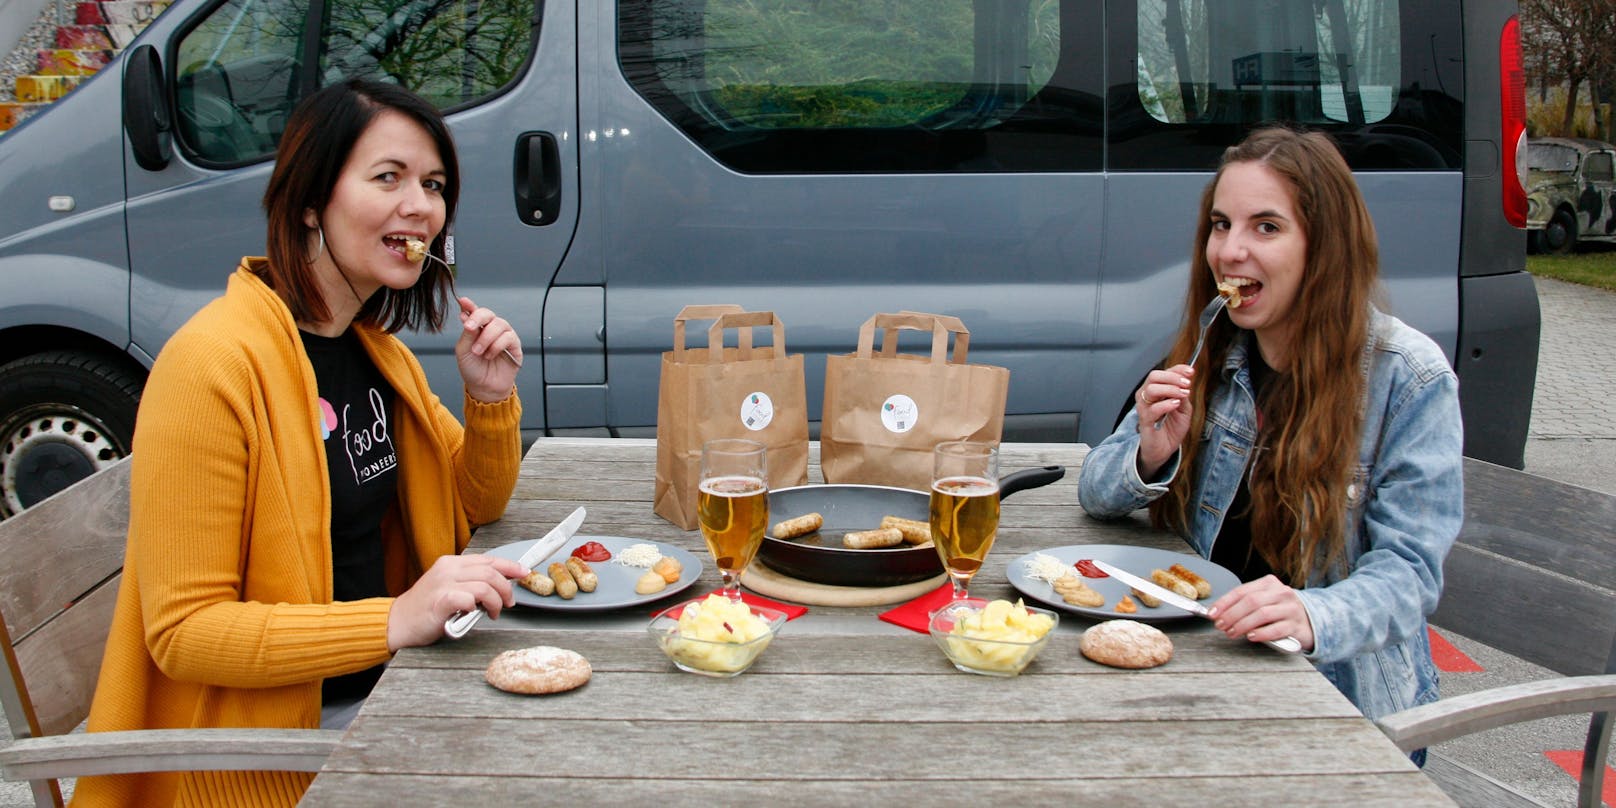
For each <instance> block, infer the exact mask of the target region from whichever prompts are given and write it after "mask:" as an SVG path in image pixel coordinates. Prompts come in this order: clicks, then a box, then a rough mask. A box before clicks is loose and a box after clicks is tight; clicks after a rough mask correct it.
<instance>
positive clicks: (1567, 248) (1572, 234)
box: [1538, 208, 1577, 255]
mask: <svg viewBox="0 0 1616 808" xmlns="http://www.w3.org/2000/svg"><path fill="white" fill-rule="evenodd" d="M1576 248H1577V217H1575V216H1573V215H1571V211H1569V210H1566V209H1564V208H1561V209H1560V210H1557V211H1555V212H1554V218H1552V219H1549V223H1548V224H1546V225H1544V226H1543V229H1542V230H1541V231H1540V232H1539V233H1538V250H1539V251H1540V252H1545V253H1549V254H1552V255H1565V254H1567V253H1570V252H1571V251H1572V250H1574V249H1576Z"/></svg>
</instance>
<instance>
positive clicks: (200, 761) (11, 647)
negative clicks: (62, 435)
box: [0, 459, 341, 806]
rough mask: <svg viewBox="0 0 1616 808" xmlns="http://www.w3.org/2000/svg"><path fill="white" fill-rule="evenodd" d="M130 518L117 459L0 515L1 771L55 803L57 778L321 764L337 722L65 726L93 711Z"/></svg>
mask: <svg viewBox="0 0 1616 808" xmlns="http://www.w3.org/2000/svg"><path fill="white" fill-rule="evenodd" d="M128 529H129V460H127V459H125V460H123V461H121V462H119V463H118V464H116V465H114V466H111V467H109V468H107V469H105V470H103V471H101V472H99V473H97V474H95V475H92V476H90V477H88V478H86V479H85V480H83V481H81V482H79V483H77V484H76V485H73V486H72V487H70V488H68V489H66V490H64V491H62V492H60V493H58V494H56V495H55V496H53V497H51V498H50V499H47V500H45V501H44V502H41V503H39V504H37V505H35V506H34V507H32V508H29V509H28V510H26V511H24V512H22V513H21V514H18V515H17V516H14V517H12V518H10V519H7V520H5V521H4V522H0V618H3V619H0V640H3V641H0V650H3V652H4V655H5V666H4V667H5V676H4V677H3V678H0V701H3V702H4V707H5V715H6V721H7V723H8V724H9V725H10V729H11V735H12V737H13V738H15V739H17V740H15V741H13V742H12V743H11V744H10V745H8V746H6V747H4V748H0V772H3V773H4V775H5V779H7V780H27V781H29V782H30V784H31V787H32V789H33V794H34V802H35V804H36V805H40V806H49V805H58V806H59V805H61V804H62V796H61V790H60V787H59V786H58V784H57V778H62V777H79V776H84V775H91V774H116V773H127V772H149V771H176V770H204V769H207V770H240V769H277V770H291V771H319V769H320V766H321V765H322V764H323V762H324V761H325V758H326V756H327V755H328V754H329V752H330V750H331V749H332V748H333V747H334V746H335V745H336V741H337V739H338V738H339V737H341V733H340V732H335V731H320V730H261V729H225V730H150V731H140V732H98V733H88V734H86V733H80V734H70V733H72V731H73V730H74V728H76V727H77V726H78V725H79V724H80V723H82V722H83V721H84V718H85V716H87V715H89V712H90V700H91V698H92V697H93V696H94V695H95V684H96V678H97V675H98V673H99V671H100V669H101V654H102V650H103V649H104V648H105V646H106V639H107V634H108V632H109V631H110V629H111V626H112V609H113V605H114V604H115V603H116V601H117V597H118V581H119V578H120V577H121V570H122V567H123V556H124V545H125V543H126V536H127V532H128Z"/></svg>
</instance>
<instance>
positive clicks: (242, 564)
mask: <svg viewBox="0 0 1616 808" xmlns="http://www.w3.org/2000/svg"><path fill="white" fill-rule="evenodd" d="M261 261H262V259H243V261H242V265H241V267H239V268H238V269H237V270H236V272H235V273H234V274H233V275H232V276H231V278H230V281H229V284H228V287H227V289H226V291H225V294H224V295H223V296H222V297H220V298H218V299H216V300H214V301H213V302H211V303H209V304H208V305H207V306H206V307H204V308H203V309H202V310H201V311H200V312H198V313H197V314H196V316H195V317H193V318H191V320H190V321H189V322H188V323H186V324H185V326H184V327H182V328H181V329H180V330H179V332H178V333H176V334H175V335H174V337H173V338H172V339H171V340H170V341H169V342H168V344H167V345H166V346H164V348H163V350H162V352H161V354H160V355H159V356H158V358H157V362H156V364H155V365H154V366H153V367H152V373H151V377H150V379H149V380H148V381H147V383H146V391H145V394H144V396H143V397H142V400H141V404H140V413H139V417H138V418H137V423H136V428H135V438H134V446H133V460H132V461H131V463H132V466H131V474H132V477H131V482H130V524H129V546H128V549H127V551H126V556H125V561H124V575H123V581H122V584H121V589H120V591H119V592H118V603H117V609H116V612H115V614H114V616H113V622H112V633H111V636H110V637H109V638H108V640H107V648H106V653H105V656H104V657H103V660H102V663H101V675H100V679H99V680H98V682H97V686H96V694H95V701H94V704H93V706H92V707H91V710H90V718H89V727H88V728H89V730H90V731H91V732H97V731H108V730H123V729H159V728H170V727H292V728H316V727H318V726H319V724H320V683H321V680H322V679H324V678H325V677H329V676H335V675H338V674H343V673H350V672H352V671H358V670H363V669H365V668H368V667H370V666H372V665H375V664H377V663H380V662H383V661H386V660H387V659H388V658H389V654H388V651H387V615H388V611H389V609H390V608H391V607H392V604H393V600H392V598H372V599H368V600H360V601H354V602H346V603H333V602H332V600H331V538H330V520H331V502H330V491H329V485H328V482H327V479H326V476H327V475H326V460H325V448H324V444H323V443H322V441H321V437H320V426H319V422H320V408H319V405H318V403H317V392H316V386H315V380H314V370H313V368H312V367H311V366H310V364H309V361H308V359H307V358H306V356H305V355H304V353H303V348H302V343H301V341H300V340H299V338H298V334H297V326H296V324H295V323H294V322H293V320H292V316H291V312H290V311H289V310H288V309H287V308H286V306H285V304H284V303H283V302H282V301H281V300H280V298H279V297H277V296H276V295H275V293H274V292H273V291H271V290H270V289H269V287H268V286H266V285H265V284H264V283H263V281H262V280H260V279H259V277H258V275H257V274H255V272H254V271H253V269H252V267H256V266H261V263H260V262H261ZM355 330H356V331H357V332H358V334H359V337H360V341H361V342H362V343H363V344H364V346H365V349H366V351H367V352H368V353H369V354H370V357H371V358H372V359H373V360H374V361H375V363H376V366H377V367H378V368H379V369H380V370H381V372H382V374H383V375H384V376H385V377H386V378H387V380H388V382H389V383H390V384H392V386H393V388H394V389H395V390H396V391H397V392H398V397H397V404H396V406H395V408H394V412H393V414H392V423H390V424H389V428H390V429H391V430H392V435H393V440H394V445H395V447H396V449H397V451H398V457H399V464H398V469H399V478H398V485H399V496H398V502H397V504H396V505H395V506H394V508H393V510H392V511H391V512H390V513H389V515H388V516H387V517H386V519H385V520H384V522H383V536H384V539H383V540H384V543H385V547H386V567H387V569H386V572H387V584H388V589H389V591H391V592H392V593H394V594H395V595H396V594H398V593H400V592H402V591H404V590H405V589H406V588H408V587H409V585H410V584H411V583H412V582H413V581H414V580H416V578H418V577H419V576H420V574H421V572H422V571H423V570H425V569H426V568H427V567H429V566H430V565H431V564H432V562H433V561H434V560H435V559H437V558H438V557H439V556H442V555H445V554H448V553H457V552H459V551H461V550H462V549H464V548H465V546H466V544H467V542H468V541H469V540H470V538H471V527H472V526H473V525H477V524H482V523H486V522H491V521H493V520H495V519H498V518H499V517H500V515H501V514H502V513H503V512H504V509H505V504H506V502H507V501H508V500H509V498H510V494H511V491H512V489H513V488H514V487H515V484H516V475H517V467H518V466H519V464H520V462H521V434H520V429H519V422H520V418H521V403H520V401H519V400H518V399H517V397H516V395H515V394H514V392H513V393H512V395H511V396H510V397H509V398H508V399H506V400H505V401H502V402H498V403H495V404H484V403H482V402H479V401H476V400H475V399H472V398H471V397H470V396H467V397H466V404H465V414H466V425H465V427H464V428H462V426H461V425H460V423H459V422H458V421H456V420H455V418H454V415H453V414H452V413H450V412H449V411H448V410H447V409H446V408H445V407H444V406H443V405H442V403H441V402H439V400H438V398H437V397H436V396H435V395H433V394H432V391H431V390H430V389H428V387H427V382H426V377H425V375H424V374H423V372H422V370H421V366H420V364H419V363H418V362H417V361H416V359H415V357H414V356H413V355H412V354H411V353H410V351H409V349H407V348H405V347H404V345H403V343H401V342H400V341H399V340H397V339H396V338H394V337H392V336H390V335H387V334H385V333H384V332H382V331H380V330H379V329H376V328H371V327H363V326H357V325H356V326H355ZM312 777H313V776H312V775H310V774H304V773H296V772H178V773H161V774H148V775H120V776H106V777H87V778H82V779H80V780H79V781H78V785H77V787H76V789H75V793H74V800H73V801H74V804H75V805H92V806H99V805H132V806H134V805H138V806H162V805H210V806H226V805H229V806H234V805H244V806H245V805H292V804H294V803H296V802H297V800H298V798H299V797H300V796H301V795H302V793H303V791H304V790H305V789H306V788H307V787H308V784H309V781H310V780H311V779H312Z"/></svg>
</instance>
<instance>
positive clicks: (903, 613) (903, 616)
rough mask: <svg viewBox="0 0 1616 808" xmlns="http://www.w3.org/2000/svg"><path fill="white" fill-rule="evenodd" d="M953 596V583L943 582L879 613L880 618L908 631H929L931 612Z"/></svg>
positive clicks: (923, 632)
mask: <svg viewBox="0 0 1616 808" xmlns="http://www.w3.org/2000/svg"><path fill="white" fill-rule="evenodd" d="M953 598H954V584H953V583H952V582H949V583H944V584H943V585H942V586H939V587H937V588H936V589H933V590H932V591H930V592H927V593H926V594H924V595H921V596H920V597H918V598H915V599H914V600H911V601H909V602H908V603H904V604H901V605H898V606H894V607H893V608H891V609H888V610H886V611H884V612H882V613H881V619H882V620H885V621H887V622H888V623H891V624H892V625H894V626H902V627H904V628H906V629H909V630H910V631H918V632H920V633H921V634H926V633H928V632H929V631H930V629H929V626H930V625H931V613H932V612H935V611H937V610H938V609H941V608H942V607H944V606H946V605H948V602H949V601H950V600H952V599H953Z"/></svg>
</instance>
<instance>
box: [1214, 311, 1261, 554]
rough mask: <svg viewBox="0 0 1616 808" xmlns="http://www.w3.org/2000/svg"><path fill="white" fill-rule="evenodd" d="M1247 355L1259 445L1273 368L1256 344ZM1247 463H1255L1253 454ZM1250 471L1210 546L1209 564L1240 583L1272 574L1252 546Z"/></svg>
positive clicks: (1242, 476)
mask: <svg viewBox="0 0 1616 808" xmlns="http://www.w3.org/2000/svg"><path fill="white" fill-rule="evenodd" d="M1248 355H1249V358H1250V366H1249V369H1248V370H1249V372H1250V374H1251V393H1252V396H1253V397H1254V398H1255V399H1256V401H1257V419H1258V420H1257V424H1258V428H1257V442H1258V445H1261V443H1262V438H1263V433H1262V394H1263V388H1265V387H1267V386H1268V380H1269V379H1270V378H1272V376H1273V369H1272V368H1270V367H1268V363H1267V362H1264V361H1263V358H1262V352H1261V351H1259V350H1257V346H1256V344H1255V341H1253V344H1252V345H1251V350H1250V352H1249V354H1248ZM1250 462H1252V463H1255V462H1256V456H1255V455H1253V456H1252V459H1251V461H1250ZM1250 472H1251V469H1250V468H1249V467H1248V468H1247V469H1246V473H1245V474H1242V475H1240V487H1239V488H1238V489H1236V490H1235V492H1234V501H1233V502H1231V503H1229V510H1228V512H1227V513H1225V514H1224V516H1223V526H1222V527H1221V528H1220V529H1219V530H1218V538H1217V540H1216V541H1214V542H1213V543H1212V558H1211V561H1212V563H1214V564H1217V565H1218V566H1220V567H1223V568H1225V569H1227V570H1229V571H1230V572H1232V573H1234V574H1235V577H1237V578H1239V579H1240V580H1241V581H1255V580H1257V579H1258V578H1261V577H1263V576H1264V575H1268V574H1269V573H1272V572H1273V571H1274V570H1273V568H1272V567H1270V566H1268V562H1267V561H1266V560H1264V559H1263V557H1262V553H1259V552H1257V551H1256V548H1254V547H1252V546H1251V486H1250V485H1249V483H1248V480H1249V479H1250Z"/></svg>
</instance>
